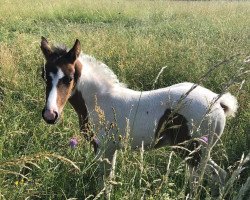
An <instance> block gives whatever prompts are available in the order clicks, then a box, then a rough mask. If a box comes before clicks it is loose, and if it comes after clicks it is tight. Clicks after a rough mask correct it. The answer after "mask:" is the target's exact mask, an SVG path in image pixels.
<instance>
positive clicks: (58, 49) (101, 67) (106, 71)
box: [52, 44, 126, 87]
mask: <svg viewBox="0 0 250 200" xmlns="http://www.w3.org/2000/svg"><path fill="white" fill-rule="evenodd" d="M52 51H53V58H54V59H58V58H60V57H61V56H64V55H66V54H67V53H68V51H69V49H68V48H67V47H66V46H65V45H63V44H58V45H56V46H53V47H52ZM80 59H81V60H82V61H83V62H87V63H90V64H91V68H92V70H91V71H92V72H93V73H94V74H95V76H96V77H98V79H101V80H104V81H105V82H107V83H109V84H110V85H118V86H121V87H126V84H124V83H121V82H120V81H119V80H118V78H117V76H116V75H115V73H114V72H113V71H112V70H111V69H110V68H109V67H108V66H107V65H106V64H104V63H102V62H101V61H99V60H97V59H96V58H94V57H93V56H90V55H87V54H83V53H81V54H80Z"/></svg>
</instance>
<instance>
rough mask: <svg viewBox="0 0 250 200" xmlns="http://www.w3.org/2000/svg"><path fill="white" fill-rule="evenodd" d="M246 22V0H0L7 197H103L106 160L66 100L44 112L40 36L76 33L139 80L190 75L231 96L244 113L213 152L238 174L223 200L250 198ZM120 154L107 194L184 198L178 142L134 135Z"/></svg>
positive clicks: (0, 138) (63, 37) (2, 178)
mask: <svg viewBox="0 0 250 200" xmlns="http://www.w3.org/2000/svg"><path fill="white" fill-rule="evenodd" d="M249 24H250V2H247V1H243V2H241V1H235V2H234V1H233V2H231V1H229V2H227V1H208V2H207V1H206V2H203V1H198V2H196V1H187V2H186V1H147V0H141V1H129V0H119V1H108V0H96V1H90V0H71V1H67V0H54V1H49V0H43V1H33V0H23V1H18V0H0V199H6V200H12V199H13V200H16V199H103V198H104V195H103V191H102V188H100V187H99V177H98V171H99V163H100V162H101V161H96V160H95V159H94V157H95V155H94V152H93V150H92V148H91V146H90V144H89V143H88V142H86V141H85V140H84V137H83V136H82V135H81V134H80V132H79V127H78V118H77V116H76V114H75V113H74V111H73V109H72V108H71V107H70V105H67V106H66V108H65V109H64V114H63V117H62V118H61V120H60V123H59V124H57V125H55V126H51V125H47V124H46V123H45V122H44V121H43V119H42V117H41V111H42V108H43V106H44V101H45V92H44V90H45V88H44V86H45V85H44V82H43V80H42V78H41V67H42V66H43V63H44V60H43V56H42V53H41V50H40V41H41V36H44V37H46V38H48V40H49V41H51V42H52V43H54V44H57V43H59V44H60V43H63V44H65V45H67V46H68V47H71V46H72V44H73V43H74V41H75V39H76V38H78V39H79V40H80V41H81V44H82V50H83V52H84V53H86V54H89V55H93V56H94V57H95V58H97V59H98V60H101V61H102V62H104V63H105V64H107V65H108V66H109V67H110V68H111V69H112V70H113V71H114V72H115V73H116V74H117V76H118V78H119V80H121V81H122V82H124V83H126V84H127V86H128V87H129V88H132V89H135V90H151V89H153V88H161V87H166V86H169V85H172V84H175V83H179V82H184V81H190V82H196V83H200V84H201V85H203V86H205V87H206V88H209V89H211V90H212V91H214V92H216V93H222V92H225V91H229V92H231V93H232V94H233V95H235V96H236V97H237V99H238V101H239V110H238V113H237V115H236V117H235V118H232V119H229V120H227V125H226V129H225V131H224V134H223V136H222V138H221V140H220V141H219V143H218V144H217V145H216V146H215V148H214V149H213V151H212V155H211V156H212V157H213V159H214V160H216V161H217V163H218V164H220V166H222V167H223V168H224V169H226V171H227V172H228V173H229V178H230V179H229V181H228V183H227V185H226V187H225V189H224V190H223V191H221V195H220V197H219V199H242V200H243V199H244V200H247V199H249V197H250V178H249V177H250V170H249V168H247V167H249V163H245V166H242V165H243V163H244V161H243V160H244V159H245V158H246V156H247V155H248V154H249V152H250V123H249V119H250V102H249V99H250V83H249V80H250V79H249V73H248V72H249V70H250V63H249V60H248V62H247V58H248V59H249V56H250V26H249ZM165 66H166V68H165V69H164V71H163V72H162V73H161V74H160V76H159V78H158V79H157V82H156V83H155V82H154V81H155V78H156V77H157V75H158V73H159V72H160V70H161V69H162V68H163V67H165ZM211 69H213V70H211ZM208 72H209V73H208ZM73 137H75V138H77V139H78V141H79V142H78V145H77V147H76V148H71V147H70V146H69V141H70V139H71V138H73ZM102 162H104V161H102ZM115 164H116V168H115V171H114V174H115V175H114V177H113V178H112V180H111V181H109V182H108V184H111V185H113V189H112V190H111V191H110V196H111V199H131V200H132V199H133V200H134V199H150V200H153V199H162V200H163V199H164V200H165V199H187V197H185V190H186V187H187V184H188V170H187V167H186V164H185V162H184V161H183V160H181V159H180V158H179V157H178V156H177V155H176V154H175V153H174V152H173V150H172V149H171V148H170V147H166V148H161V149H158V150H154V151H145V152H144V151H131V149H130V148H129V145H128V146H126V148H124V149H121V150H119V151H118V152H117V158H116V163H115ZM243 167H245V169H244V170H243ZM240 171H242V172H241V173H240ZM209 192H210V188H209V185H208V184H206V180H204V183H203V185H202V186H201V192H200V195H199V197H198V199H211V198H212V197H211V196H210V193H209Z"/></svg>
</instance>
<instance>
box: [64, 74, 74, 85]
mask: <svg viewBox="0 0 250 200" xmlns="http://www.w3.org/2000/svg"><path fill="white" fill-rule="evenodd" d="M72 80H73V78H72V77H71V76H64V77H63V79H62V81H63V83H64V84H70V82H71V81H72Z"/></svg>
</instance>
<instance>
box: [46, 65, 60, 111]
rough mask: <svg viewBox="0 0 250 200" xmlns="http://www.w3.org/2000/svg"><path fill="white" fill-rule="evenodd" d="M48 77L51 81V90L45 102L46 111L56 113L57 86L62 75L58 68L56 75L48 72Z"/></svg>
mask: <svg viewBox="0 0 250 200" xmlns="http://www.w3.org/2000/svg"><path fill="white" fill-rule="evenodd" d="M49 75H50V77H51V79H52V88H51V91H50V93H49V96H48V100H47V106H46V107H47V110H53V111H56V112H58V106H57V84H58V82H59V80H60V79H61V78H63V77H64V73H63V72H62V70H61V69H60V68H58V71H57V73H56V74H53V73H52V72H50V74H49Z"/></svg>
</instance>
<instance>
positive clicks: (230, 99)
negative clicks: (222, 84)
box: [219, 93, 238, 117]
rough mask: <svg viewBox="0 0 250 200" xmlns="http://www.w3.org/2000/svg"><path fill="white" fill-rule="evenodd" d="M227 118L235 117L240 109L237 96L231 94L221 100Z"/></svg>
mask: <svg viewBox="0 0 250 200" xmlns="http://www.w3.org/2000/svg"><path fill="white" fill-rule="evenodd" d="M219 102H220V105H221V107H222V108H223V110H224V112H225V114H226V116H227V117H234V116H235V113H236V111H237V109H238V102H237V99H236V98H235V96H233V95H231V94H230V93H226V94H223V95H222V96H221V98H220V100H219Z"/></svg>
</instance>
